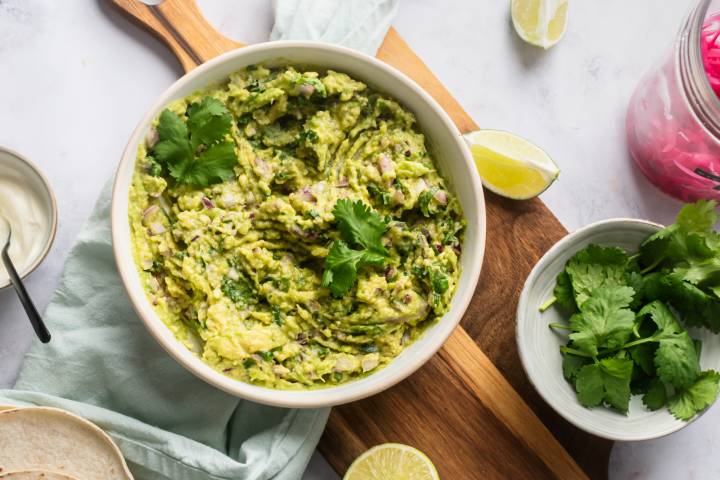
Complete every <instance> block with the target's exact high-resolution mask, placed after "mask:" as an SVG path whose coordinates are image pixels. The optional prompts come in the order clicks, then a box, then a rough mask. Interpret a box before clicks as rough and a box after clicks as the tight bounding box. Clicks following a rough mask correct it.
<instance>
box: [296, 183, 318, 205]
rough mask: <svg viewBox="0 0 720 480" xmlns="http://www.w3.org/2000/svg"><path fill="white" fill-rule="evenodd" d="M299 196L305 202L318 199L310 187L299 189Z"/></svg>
mask: <svg viewBox="0 0 720 480" xmlns="http://www.w3.org/2000/svg"><path fill="white" fill-rule="evenodd" d="M298 196H299V197H300V198H301V199H302V200H303V201H305V202H313V203H315V202H316V201H317V199H316V198H315V195H313V194H312V192H311V191H310V189H309V188H308V187H303V188H302V189H300V190H299V191H298Z"/></svg>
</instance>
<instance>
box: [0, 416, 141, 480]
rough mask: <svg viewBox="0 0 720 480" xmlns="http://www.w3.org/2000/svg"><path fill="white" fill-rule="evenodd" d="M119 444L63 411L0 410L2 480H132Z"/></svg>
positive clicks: (80, 419)
mask: <svg viewBox="0 0 720 480" xmlns="http://www.w3.org/2000/svg"><path fill="white" fill-rule="evenodd" d="M132 478H133V477H132V475H131V474H130V471H129V470H128V467H127V464H126V463H125V459H124V458H123V456H122V454H121V453H120V450H119V449H118V447H117V445H115V443H114V442H113V441H112V439H110V437H109V436H108V435H107V434H106V433H105V432H103V431H102V430H100V428H98V427H97V426H95V425H94V424H92V423H90V422H88V421H87V420H84V419H82V418H80V417H78V416H76V415H73V414H71V413H69V412H66V411H64V410H59V409H57V408H47V407H28V408H18V407H0V480H132Z"/></svg>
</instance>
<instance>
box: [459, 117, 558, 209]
mask: <svg viewBox="0 0 720 480" xmlns="http://www.w3.org/2000/svg"><path fill="white" fill-rule="evenodd" d="M464 137H465V141H466V142H467V143H468V145H469V146H470V151H471V152H472V154H473V158H474V159H475V165H476V166H477V169H478V172H479V173H480V178H481V179H482V183H483V185H484V186H485V187H486V188H487V189H489V190H491V191H493V192H495V193H497V194H498V195H502V196H503V197H508V198H512V199H515V200H525V199H528V198H533V197H536V196H538V195H540V194H541V193H542V192H544V191H545V190H546V189H547V188H548V187H549V186H550V185H552V183H553V182H554V181H555V179H556V178H557V177H558V175H559V174H560V170H559V169H558V167H557V165H555V162H553V160H552V158H550V157H549V156H548V155H547V153H545V152H543V151H542V150H540V149H539V148H538V147H536V146H535V145H533V144H532V143H530V142H528V141H527V140H525V139H524V138H520V137H518V136H517V135H513V134H512V133H508V132H501V131H499V130H478V131H476V132H471V133H467V134H465V135H464Z"/></svg>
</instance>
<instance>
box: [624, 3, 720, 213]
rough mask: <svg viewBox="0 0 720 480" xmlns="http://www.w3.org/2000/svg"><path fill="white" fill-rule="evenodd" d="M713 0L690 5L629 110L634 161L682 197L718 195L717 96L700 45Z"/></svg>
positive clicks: (719, 142) (719, 135) (719, 124)
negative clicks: (685, 15) (688, 10)
mask: <svg viewBox="0 0 720 480" xmlns="http://www.w3.org/2000/svg"><path fill="white" fill-rule="evenodd" d="M712 4H713V0H699V1H698V3H697V5H695V6H694V7H693V9H692V11H691V12H690V14H689V15H688V16H687V18H686V19H685V22H684V23H683V25H682V27H681V29H680V32H679V34H678V37H677V39H676V41H675V43H674V47H673V48H672V50H671V51H670V52H668V54H666V56H665V57H664V58H663V59H662V61H661V62H660V63H659V65H657V66H656V67H654V68H653V69H652V70H651V71H650V72H648V73H647V74H646V75H645V76H644V78H643V79H642V81H641V82H640V84H639V85H638V87H637V89H636V90H635V93H634V94H633V96H632V99H631V100H630V105H629V107H628V111H627V119H626V129H627V138H628V147H629V149H630V154H631V155H632V157H633V159H634V160H635V162H636V163H637V165H638V167H639V168H640V170H642V172H643V173H644V174H645V176H646V177H647V178H648V179H649V180H650V181H651V182H652V183H653V184H655V185H656V186H657V187H658V188H660V189H661V190H662V191H663V192H665V193H667V194H669V195H672V196H673V197H675V198H677V199H679V200H682V201H685V202H691V201H695V200H697V199H700V198H708V199H712V198H714V199H719V200H720V100H719V99H718V96H717V95H716V93H715V92H714V91H713V89H712V86H711V85H710V81H709V80H708V77H707V74H706V72H705V67H704V64H703V51H702V48H701V40H702V33H703V26H704V24H705V22H706V19H707V18H708V14H709V13H710V14H715V13H717V11H718V10H719V9H717V8H711V6H712V7H715V6H713V5H712ZM718 44H720V40H718ZM705 53H706V52H705Z"/></svg>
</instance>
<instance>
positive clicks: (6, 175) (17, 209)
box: [0, 149, 55, 287]
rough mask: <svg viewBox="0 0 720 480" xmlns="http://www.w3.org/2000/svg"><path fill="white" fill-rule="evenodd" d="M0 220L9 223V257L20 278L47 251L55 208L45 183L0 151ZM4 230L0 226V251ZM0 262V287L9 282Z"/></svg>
mask: <svg viewBox="0 0 720 480" xmlns="http://www.w3.org/2000/svg"><path fill="white" fill-rule="evenodd" d="M0 216H3V217H5V219H6V220H7V221H8V222H9V223H10V228H11V229H12V238H11V240H10V249H9V254H10V258H11V259H12V261H13V264H14V265H15V269H16V270H17V271H18V273H19V274H20V276H24V275H26V274H27V273H29V271H30V270H31V269H32V268H33V267H34V266H35V265H36V264H37V262H38V261H39V259H40V257H42V256H43V254H44V253H45V251H46V250H47V247H48V244H49V242H51V241H52V236H53V232H54V227H55V215H54V204H53V201H52V194H51V193H50V192H49V187H48V186H47V184H46V182H45V181H44V179H43V178H42V177H41V176H40V175H39V174H38V173H37V171H36V170H35V169H34V168H33V167H32V166H30V164H28V163H27V162H25V161H24V160H23V159H21V158H19V157H18V156H16V155H15V154H14V153H12V152H8V151H5V150H2V149H0ZM6 228H7V227H6V226H5V224H4V222H0V249H1V248H3V247H4V245H5V239H6V238H7V234H8V232H7V229H6ZM9 280H10V279H9V276H8V273H7V271H6V270H5V267H4V266H3V265H2V262H0V287H3V286H5V285H6V284H7V283H8V282H9Z"/></svg>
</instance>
